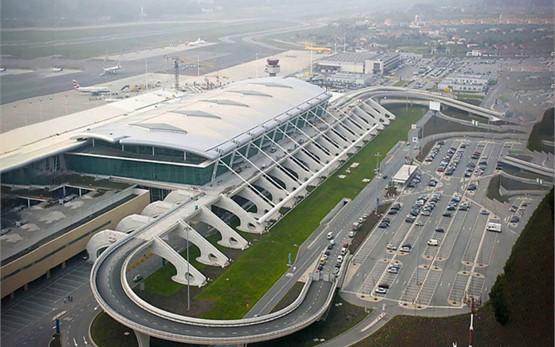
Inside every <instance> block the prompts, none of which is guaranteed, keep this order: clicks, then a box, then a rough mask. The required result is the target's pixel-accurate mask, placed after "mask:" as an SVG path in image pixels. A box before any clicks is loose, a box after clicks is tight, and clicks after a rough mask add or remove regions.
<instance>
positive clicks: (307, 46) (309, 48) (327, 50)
mask: <svg viewBox="0 0 555 347" xmlns="http://www.w3.org/2000/svg"><path fill="white" fill-rule="evenodd" d="M304 49H305V50H307V51H314V52H317V53H332V52H333V51H332V49H331V48H329V47H314V46H312V45H311V44H310V43H308V41H305V42H304Z"/></svg>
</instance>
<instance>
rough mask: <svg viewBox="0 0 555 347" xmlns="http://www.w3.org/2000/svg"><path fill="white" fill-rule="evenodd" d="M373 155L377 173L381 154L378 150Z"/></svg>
mask: <svg viewBox="0 0 555 347" xmlns="http://www.w3.org/2000/svg"><path fill="white" fill-rule="evenodd" d="M374 156H375V157H376V158H377V161H376V174H378V173H379V172H380V157H381V156H382V154H381V153H380V152H378V153H376V154H374Z"/></svg>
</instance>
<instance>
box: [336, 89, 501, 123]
mask: <svg viewBox="0 0 555 347" xmlns="http://www.w3.org/2000/svg"><path fill="white" fill-rule="evenodd" d="M383 97H386V98H390V97H394V98H397V97H398V98H404V99H420V100H428V101H439V102H440V103H441V104H442V105H446V106H451V107H454V108H457V109H459V110H463V111H466V112H469V113H472V114H474V115H477V116H480V117H484V118H487V119H490V120H496V119H498V118H502V117H503V116H504V114H503V113H501V112H497V111H493V110H489V109H486V108H483V107H480V106H476V105H472V104H468V103H466V102H463V101H460V100H456V99H453V98H450V97H448V96H444V95H441V94H439V93H432V92H425V91H421V90H416V89H410V88H403V87H389V86H378V87H369V88H364V89H359V90H357V91H354V92H351V93H348V94H345V95H343V96H341V97H340V98H339V99H337V101H336V106H337V107H338V108H341V109H342V108H344V107H347V106H348V105H349V104H350V103H351V102H353V100H355V99H370V100H371V99H374V98H383ZM374 102H375V100H374ZM366 103H368V101H366Z"/></svg>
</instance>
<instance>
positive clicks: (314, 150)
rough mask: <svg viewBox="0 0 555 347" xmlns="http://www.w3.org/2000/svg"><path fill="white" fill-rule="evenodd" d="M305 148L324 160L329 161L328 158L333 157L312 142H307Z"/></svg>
mask: <svg viewBox="0 0 555 347" xmlns="http://www.w3.org/2000/svg"><path fill="white" fill-rule="evenodd" d="M307 149H309V150H310V151H311V152H312V153H314V154H316V155H317V156H318V157H320V160H323V161H324V162H329V161H330V160H332V159H333V157H332V156H331V155H329V154H327V153H326V152H324V150H322V149H321V148H320V147H318V146H316V145H315V144H314V143H311V144H309V145H308V146H307Z"/></svg>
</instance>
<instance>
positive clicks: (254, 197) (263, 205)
mask: <svg viewBox="0 0 555 347" xmlns="http://www.w3.org/2000/svg"><path fill="white" fill-rule="evenodd" d="M236 195H238V196H240V197H242V198H245V199H247V200H249V201H250V202H252V203H253V204H255V205H256V211H257V212H256V213H253V214H254V215H255V216H256V215H263V214H264V213H265V212H264V211H269V210H270V209H271V208H272V207H273V206H272V205H270V204H269V203H268V202H267V201H266V200H264V199H262V197H261V196H260V195H258V194H257V193H255V192H254V191H253V190H252V188H250V187H244V188H243V189H241V190H240V191H239V192H238V193H237V194H236ZM243 211H244V210H243ZM246 213H248V212H246ZM240 230H242V229H240Z"/></svg>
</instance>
